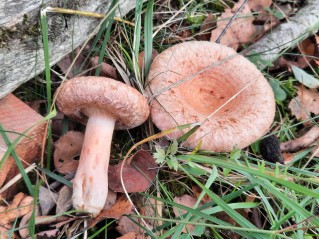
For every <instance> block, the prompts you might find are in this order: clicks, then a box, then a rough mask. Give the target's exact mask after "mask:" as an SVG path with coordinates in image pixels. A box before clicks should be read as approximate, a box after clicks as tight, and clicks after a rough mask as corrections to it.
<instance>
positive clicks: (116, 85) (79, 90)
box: [57, 77, 149, 216]
mask: <svg viewBox="0 0 319 239" xmlns="http://www.w3.org/2000/svg"><path fill="white" fill-rule="evenodd" d="M57 92H58V95H57V105H58V107H59V109H60V111H62V112H63V113H64V114H66V115H69V116H70V117H74V118H78V119H80V120H83V119H85V118H88V122H87V125H86V131H85V137H84V142H83V147H82V151H81V156H80V161H79V167H78V169H77V172H76V175H75V178H74V181H73V206H74V207H75V208H76V209H78V210H83V211H86V212H89V213H91V214H92V215H93V216H96V215H97V214H98V213H99V212H100V211H101V209H102V208H103V206H104V204H105V201H106V198H107V193H108V166H109V157H110V150H111V141H112V134H113V130H114V128H115V129H129V128H133V127H136V126H138V125H140V124H142V123H143V122H144V121H145V120H146V119H147V118H148V115H149V106H148V103H147V100H146V98H144V97H143V96H142V95H141V94H140V93H139V92H138V91H137V90H136V89H134V88H132V87H130V86H128V85H125V84H123V83H121V82H119V81H115V80H113V79H110V78H104V77H78V78H73V79H71V80H69V81H67V82H65V83H64V84H62V85H61V86H60V88H59V90H58V91H57Z"/></svg>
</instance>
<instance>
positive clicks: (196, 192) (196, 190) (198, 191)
mask: <svg viewBox="0 0 319 239" xmlns="http://www.w3.org/2000/svg"><path fill="white" fill-rule="evenodd" d="M192 192H193V194H194V195H195V197H196V198H198V197H199V195H200V194H201V193H202V189H201V188H200V187H199V186H197V185H195V186H192ZM211 201H212V199H211V198H210V197H209V196H208V195H207V194H206V193H205V196H204V197H203V198H202V200H201V202H202V203H208V202H211Z"/></svg>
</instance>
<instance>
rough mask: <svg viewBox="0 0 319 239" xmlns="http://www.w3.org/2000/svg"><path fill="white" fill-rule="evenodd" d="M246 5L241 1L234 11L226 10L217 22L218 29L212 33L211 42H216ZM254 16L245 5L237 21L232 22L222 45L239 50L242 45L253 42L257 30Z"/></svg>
mask: <svg viewBox="0 0 319 239" xmlns="http://www.w3.org/2000/svg"><path fill="white" fill-rule="evenodd" d="M243 3H244V0H239V1H238V2H237V3H236V4H235V5H234V7H233V8H232V9H226V10H225V12H224V13H222V15H221V16H220V17H219V18H218V20H217V28H216V29H214V30H213V31H212V35H211V38H210V41H213V42H215V41H216V40H217V38H218V37H219V36H220V34H221V33H222V31H223V30H224V28H225V27H226V26H227V24H228V22H229V21H230V19H231V18H232V17H233V15H234V14H235V13H236V11H237V10H238V9H239V8H240V6H241V5H242V4H243ZM253 20H254V18H253V16H252V14H251V11H250V8H249V6H248V4H245V5H244V7H243V8H242V10H241V11H240V12H239V13H238V14H237V16H236V19H235V20H234V21H233V22H232V24H231V25H230V26H229V28H228V29H227V30H226V33H225V35H224V36H223V37H222V39H221V41H220V43H221V44H223V45H226V46H229V47H231V48H233V49H234V50H237V49H238V47H239V45H240V44H241V43H248V42H250V41H252V40H253V36H254V34H255V32H256V28H255V26H254V25H253Z"/></svg>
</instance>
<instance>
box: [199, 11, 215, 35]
mask: <svg viewBox="0 0 319 239" xmlns="http://www.w3.org/2000/svg"><path fill="white" fill-rule="evenodd" d="M214 27H216V17H215V16H214V15H212V14H208V16H207V17H206V18H205V20H204V21H203V23H202V25H201V27H200V30H199V36H198V39H199V40H201V41H209V40H210V36H211V32H212V29H213V28H214Z"/></svg>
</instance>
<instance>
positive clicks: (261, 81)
mask: <svg viewBox="0 0 319 239" xmlns="http://www.w3.org/2000/svg"><path fill="white" fill-rule="evenodd" d="M148 85H149V92H150V94H151V95H150V96H151V97H154V99H153V100H152V102H151V118H152V120H153V122H154V124H155V125H156V126H157V127H158V128H159V129H160V130H166V129H169V128H173V127H176V126H178V125H183V124H189V123H196V122H199V123H201V125H200V127H199V128H198V129H197V131H196V132H195V133H193V134H192V135H191V136H190V137H189V138H188V139H187V141H186V142H185V145H186V146H189V147H191V148H194V147H196V146H197V144H198V143H199V142H200V140H202V144H201V149H203V150H211V151H216V152H229V151H231V150H233V148H234V147H236V146H237V147H238V148H244V147H246V146H248V145H250V144H251V143H253V142H255V141H256V140H257V139H258V138H260V137H261V136H262V135H264V134H265V133H266V132H267V131H268V130H269V128H270V126H271V124H272V122H273V119H274V114H275V99H274V94H273V91H272V89H271V87H270V85H269V84H268V82H267V80H266V79H265V77H264V76H263V74H262V73H261V72H260V71H259V70H258V69H257V68H256V66H255V65H254V64H252V63H251V62H249V61H248V60H247V59H246V58H244V57H243V56H241V55H238V54H237V53H236V52H235V51H234V50H233V49H231V48H229V47H226V46H223V45H220V44H216V43H213V42H204V41H198V42H185V43H181V44H178V45H175V46H173V47H171V48H169V49H167V50H165V51H164V52H162V53H161V54H159V55H158V56H157V57H156V58H155V59H154V61H153V63H152V65H151V69H150V72H149V75H148ZM185 132H187V130H180V131H178V132H175V133H172V134H170V135H169V138H171V139H177V138H178V137H180V136H182V135H183V134H184V133H185Z"/></svg>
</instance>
